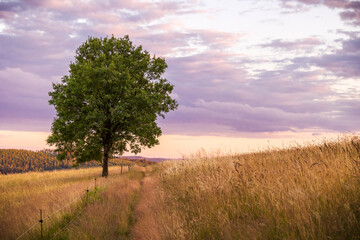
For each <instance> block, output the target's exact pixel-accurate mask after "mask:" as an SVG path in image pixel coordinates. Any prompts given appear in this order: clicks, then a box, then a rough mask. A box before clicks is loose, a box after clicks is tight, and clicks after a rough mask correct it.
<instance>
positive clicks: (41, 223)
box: [39, 209, 43, 240]
mask: <svg viewBox="0 0 360 240" xmlns="http://www.w3.org/2000/svg"><path fill="white" fill-rule="evenodd" d="M39 222H40V227H41V231H40V239H41V240H42V239H43V219H42V209H40V220H39Z"/></svg>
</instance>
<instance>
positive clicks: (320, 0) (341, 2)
mask: <svg viewBox="0 0 360 240" xmlns="http://www.w3.org/2000/svg"><path fill="white" fill-rule="evenodd" d="M282 2H283V6H285V7H288V8H293V7H294V5H290V4H289V2H298V3H301V4H304V5H325V6H327V7H329V8H336V9H341V10H342V12H341V13H340V17H341V19H342V20H345V21H348V22H350V23H351V24H353V25H360V2H359V1H352V0H292V1H288V0H282ZM295 8H301V7H299V6H295Z"/></svg>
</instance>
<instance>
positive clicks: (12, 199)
mask: <svg viewBox="0 0 360 240" xmlns="http://www.w3.org/2000/svg"><path fill="white" fill-rule="evenodd" d="M126 170H127V168H125V169H124V171H126ZM109 172H110V177H109V179H112V178H116V176H117V175H118V174H119V172H120V168H119V167H111V168H110V169H109ZM100 176H101V168H89V169H78V170H61V171H53V172H32V173H24V174H11V175H0V192H1V196H0V239H16V238H17V237H18V236H20V235H21V234H22V233H23V232H24V231H25V230H26V229H28V228H29V227H30V226H32V225H33V224H35V223H36V222H37V221H38V220H39V210H40V209H43V211H44V212H43V216H44V217H47V216H48V215H52V214H53V213H54V212H56V211H57V210H58V209H60V208H62V207H63V206H64V205H66V204H68V203H69V202H71V201H72V200H73V199H80V198H79V197H80V196H82V195H84V193H85V189H86V188H87V187H89V188H94V177H96V178H97V186H101V185H104V184H106V181H107V180H105V179H103V178H101V177H100ZM71 210H72V206H71V205H70V206H69V208H65V209H64V210H63V211H61V212H59V214H57V215H56V216H52V218H51V219H50V220H51V221H50V220H49V221H44V224H46V223H49V224H50V223H52V221H56V220H57V218H58V217H59V216H61V214H62V213H64V211H65V212H66V211H71ZM26 238H27V236H25V239H26Z"/></svg>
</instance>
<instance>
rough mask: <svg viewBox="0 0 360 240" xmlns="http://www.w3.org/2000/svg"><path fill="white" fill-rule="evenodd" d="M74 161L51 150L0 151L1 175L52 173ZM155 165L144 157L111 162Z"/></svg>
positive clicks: (124, 158) (89, 163)
mask: <svg viewBox="0 0 360 240" xmlns="http://www.w3.org/2000/svg"><path fill="white" fill-rule="evenodd" d="M74 163H75V162H74V161H59V160H57V159H56V154H55V153H54V152H52V151H51V150H41V151H29V150H22V149H0V173H1V174H9V173H22V172H29V171H52V170H59V169H69V168H73V167H74ZM152 163H154V162H153V161H149V160H147V159H145V158H143V157H120V158H115V159H111V160H110V164H109V165H120V164H125V165H127V164H137V165H142V166H144V165H149V164H152ZM95 166H100V164H99V163H98V162H95V161H91V162H87V163H83V164H81V165H80V166H77V167H81V168H87V167H95Z"/></svg>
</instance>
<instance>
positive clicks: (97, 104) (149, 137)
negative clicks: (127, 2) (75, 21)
mask: <svg viewBox="0 0 360 240" xmlns="http://www.w3.org/2000/svg"><path fill="white" fill-rule="evenodd" d="M166 68H167V64H166V62H165V59H163V58H159V57H155V56H153V57H151V56H150V54H149V53H148V52H147V51H144V50H143V49H142V47H141V46H134V45H133V44H132V42H131V41H130V39H129V36H125V37H123V38H115V37H114V36H112V37H111V38H108V37H105V38H93V37H89V38H88V40H87V41H86V42H85V43H83V44H82V45H81V46H80V47H79V48H78V49H77V50H76V56H75V62H71V63H70V70H69V73H70V74H69V75H68V76H67V75H65V76H64V77H63V78H62V81H61V83H59V84H54V83H53V89H54V91H53V92H49V95H50V97H51V100H49V103H50V104H52V105H54V106H55V109H56V111H57V116H56V117H55V118H54V121H53V124H52V129H51V130H52V135H50V136H49V138H48V139H47V142H48V144H50V145H55V146H56V149H55V151H56V152H57V153H58V159H59V160H64V159H65V158H67V157H68V156H69V155H70V156H73V157H74V158H75V159H76V162H77V163H82V162H86V161H90V160H96V161H98V162H101V161H102V167H103V171H102V176H103V177H107V176H108V161H109V158H110V157H111V156H112V155H113V154H120V155H122V154H123V153H124V151H131V152H133V153H135V154H137V153H139V152H140V151H141V148H143V147H152V146H154V145H156V144H159V141H158V139H157V138H158V137H159V136H160V135H161V129H160V128H159V127H158V126H157V124H156V119H157V117H159V116H160V117H162V118H164V114H165V113H167V112H169V111H170V110H174V109H176V108H177V102H176V101H175V100H174V99H172V98H171V96H170V94H171V92H172V90H173V87H174V86H173V85H171V84H170V83H169V82H168V81H167V80H166V79H165V78H163V77H162V74H163V73H164V72H165V69H166Z"/></svg>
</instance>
